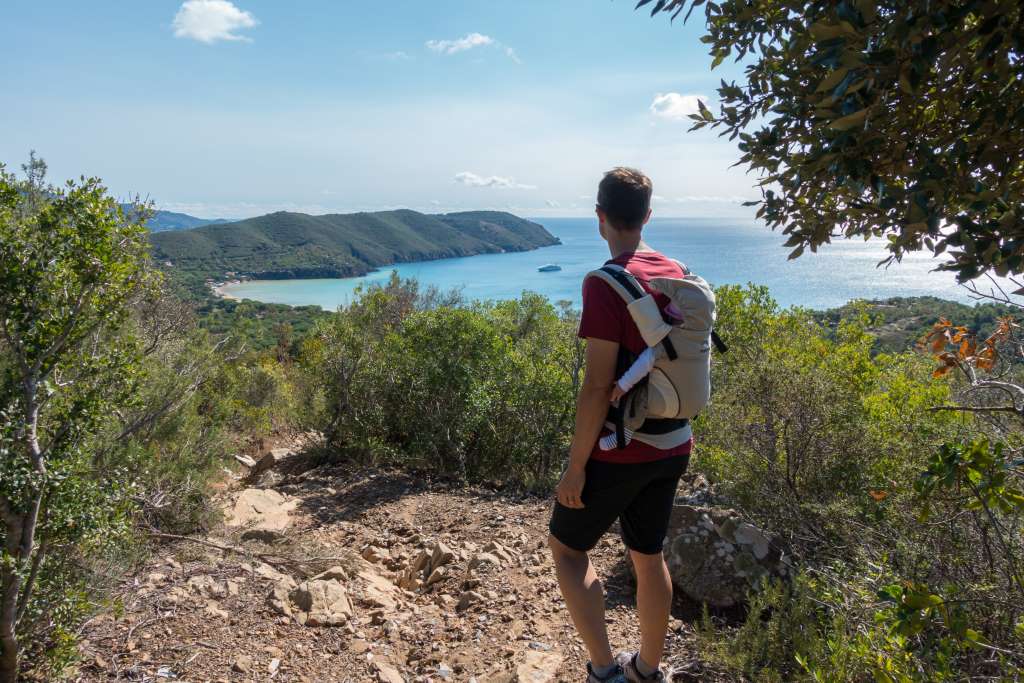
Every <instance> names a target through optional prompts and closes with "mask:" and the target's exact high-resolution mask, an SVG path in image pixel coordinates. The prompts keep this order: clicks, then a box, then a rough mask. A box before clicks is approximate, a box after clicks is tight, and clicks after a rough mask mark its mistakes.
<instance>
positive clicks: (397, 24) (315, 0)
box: [0, 0, 758, 218]
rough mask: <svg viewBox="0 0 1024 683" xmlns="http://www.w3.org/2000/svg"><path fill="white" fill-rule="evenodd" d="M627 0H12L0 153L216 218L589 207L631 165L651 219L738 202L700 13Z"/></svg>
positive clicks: (1, 31) (706, 212)
mask: <svg viewBox="0 0 1024 683" xmlns="http://www.w3.org/2000/svg"><path fill="white" fill-rule="evenodd" d="M634 4H635V3H634V2H632V1H631V0H516V1H515V2H480V1H479V0H432V1H431V2H423V0H391V1H389V2H386V3H385V2H355V1H354V0H299V1H296V2H281V1H280V0H232V1H228V0H186V1H184V2H183V1H182V0H134V1H133V2H104V1H102V0H94V1H92V2H81V1H80V0H74V1H68V0H53V1H48V2H45V3H43V2H39V1H38V0H6V2H5V3H4V11H3V13H2V15H0V45H3V46H4V61H5V68H4V69H3V70H2V73H0V162H3V163H5V164H7V165H8V167H9V168H17V167H18V166H19V165H20V164H21V163H23V162H24V161H25V159H26V158H27V156H28V153H29V150H33V149H34V150H36V151H37V153H38V154H39V155H40V156H42V157H43V158H44V159H45V160H46V161H47V163H48V164H49V167H50V180H51V181H63V180H64V179H67V178H74V177H78V176H80V175H86V176H98V177H100V178H102V179H103V180H104V182H105V183H106V185H107V186H108V187H109V189H110V191H111V192H112V193H113V194H114V195H116V196H118V197H120V198H129V197H131V196H133V195H136V194H138V195H140V196H142V197H143V198H148V199H150V200H152V201H153V202H154V203H155V205H156V206H157V207H158V208H161V209H167V210H172V211H182V212H185V213H189V214H192V215H196V216H200V217H204V218H213V217H224V218H242V217H247V216H253V215H259V214H262V213H267V212H270V211H278V210H290V211H304V212H308V213H315V214H319V213H334V212H349V211H375V210H383V209H392V208H400V207H404V208H411V209H416V210H420V211H426V212H443V211H459V210H469V209H501V210H509V211H513V212H515V213H518V214H520V215H524V216H577V215H587V214H589V213H591V212H592V211H593V204H594V195H595V191H596V185H597V182H598V180H599V179H600V177H601V174H602V173H603V172H604V171H606V170H608V169H609V168H612V167H614V166H619V165H628V166H635V167H638V168H640V169H642V170H644V171H645V172H647V173H648V174H649V175H650V176H651V177H652V178H653V180H654V186H655V190H654V191H655V202H654V210H655V215H656V216H664V217H669V216H674V217H679V216H716V215H723V216H737V215H748V214H749V209H746V208H743V207H741V206H740V203H741V202H742V201H743V200H745V199H753V198H755V197H757V196H758V193H757V191H756V189H755V188H754V184H755V182H756V178H754V177H753V176H751V175H747V174H746V173H745V172H744V171H743V169H741V168H732V169H730V166H731V165H732V164H733V163H735V161H736V159H738V157H739V152H737V150H736V149H735V146H734V143H730V142H728V141H727V140H726V139H724V138H719V137H718V134H717V133H715V132H713V131H698V132H692V133H690V132H687V129H688V128H689V124H690V122H689V120H688V119H686V118H685V116H686V115H687V114H689V113H691V112H692V111H694V109H695V107H696V101H697V99H698V98H699V99H702V100H703V101H704V102H705V103H706V104H708V105H709V106H710V107H711V108H712V109H714V108H715V89H716V86H717V85H718V83H719V79H720V78H725V79H726V80H730V79H732V78H736V77H738V76H739V75H740V74H739V68H738V67H736V66H729V65H723V66H721V67H719V68H718V69H716V70H715V71H714V72H712V71H711V70H710V61H711V60H710V58H709V57H708V56H707V53H706V49H705V47H706V46H704V45H703V44H702V43H700V42H699V36H700V29H701V28H702V22H701V21H699V19H701V17H700V16H699V12H697V13H695V15H694V18H693V19H691V21H690V23H689V24H687V25H685V26H684V25H683V24H682V22H681V21H677V22H676V23H675V24H674V25H672V24H670V23H669V21H668V19H667V18H665V17H659V18H656V19H652V18H651V17H650V16H649V14H648V13H647V12H645V11H639V12H636V11H634V10H633V5H634Z"/></svg>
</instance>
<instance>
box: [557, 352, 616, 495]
mask: <svg viewBox="0 0 1024 683" xmlns="http://www.w3.org/2000/svg"><path fill="white" fill-rule="evenodd" d="M618 354H619V344H618V342H611V341H606V340H604V339H597V338H595V337H588V338H587V365H586V368H587V369H586V373H585V374H584V376H583V386H582V388H580V395H579V396H578V397H577V399H576V429H575V431H574V432H573V437H572V445H571V446H570V447H569V466H568V468H567V469H566V471H565V474H563V475H562V480H561V481H560V482H559V483H558V488H557V489H556V491H555V494H556V496H557V497H558V502H560V503H561V504H562V505H564V506H566V507H570V508H581V507H583V503H582V502H581V500H580V494H581V493H582V492H583V484H584V483H585V482H586V477H585V474H584V468H585V467H586V464H587V460H589V459H590V452H591V451H592V450H593V449H594V444H595V443H597V438H598V437H599V436H600V435H601V428H602V427H603V426H604V421H605V417H606V416H607V415H608V404H609V401H610V399H611V395H612V387H613V385H614V384H615V365H616V360H617V358H618Z"/></svg>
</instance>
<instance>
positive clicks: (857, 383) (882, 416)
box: [303, 279, 1024, 681]
mask: <svg viewBox="0 0 1024 683" xmlns="http://www.w3.org/2000/svg"><path fill="white" fill-rule="evenodd" d="M718 297H719V323H718V329H719V331H720V332H721V334H722V335H723V337H725V338H726V339H727V340H728V341H729V345H730V347H731V350H730V352H729V353H728V354H725V355H719V356H716V358H715V363H714V370H713V372H714V396H713V400H712V403H711V405H710V406H709V408H708V409H707V410H706V411H705V413H704V414H702V415H701V416H700V417H699V418H698V420H697V423H696V426H695V433H696V434H697V451H696V456H695V458H694V461H693V466H694V468H695V469H696V470H698V471H701V472H703V473H705V474H706V475H707V476H709V478H710V479H712V481H713V482H714V483H715V486H716V488H717V490H718V491H719V492H720V493H721V495H722V497H723V498H724V500H726V501H727V502H728V503H729V504H730V505H732V506H733V507H736V508H737V509H739V510H740V511H742V512H743V513H744V514H745V515H746V516H748V518H750V519H751V520H752V521H753V522H754V523H756V524H758V525H759V526H762V527H763V528H767V529H770V530H771V531H772V532H773V533H775V534H778V535H779V536H780V537H781V538H782V539H783V540H784V542H785V544H786V545H787V548H788V551H789V552H790V553H791V554H792V556H793V557H794V558H795V563H796V565H797V566H798V567H799V568H800V570H801V574H800V575H799V576H798V577H797V578H796V579H795V580H794V581H793V582H792V583H791V584H789V585H786V586H781V585H780V586H764V587H763V589H762V590H761V591H760V592H759V593H757V594H756V595H754V596H753V599H752V606H751V609H750V611H749V613H748V614H749V617H748V621H747V622H746V623H745V624H743V625H741V626H739V627H734V626H728V625H727V624H723V623H719V622H717V621H715V620H714V619H709V620H708V621H707V623H706V624H705V629H704V635H705V638H704V641H703V642H704V643H705V646H706V649H707V652H706V654H707V655H708V656H710V657H712V658H714V659H717V660H718V661H720V663H722V665H723V666H726V667H728V668H730V669H731V670H733V671H734V672H735V673H736V675H737V677H741V676H742V677H746V678H749V679H750V680H758V681H789V680H805V679H806V680H821V681H827V680H886V681H908V680H910V681H932V680H959V679H962V678H963V677H964V676H981V677H984V676H995V675H997V672H999V671H1009V670H1012V669H1013V667H1019V666H1020V665H1021V664H1022V663H1024V658H1022V657H1021V656H1020V654H1019V653H1020V651H1021V650H1022V649H1024V647H1022V643H1021V641H1020V639H1019V638H1020V636H1019V635H1017V634H1015V628H1016V624H1017V623H1018V622H1019V621H1020V620H1021V618H1022V611H1024V600H1021V599H1018V598H1013V597H1011V596H1013V595H1015V592H1016V590H1015V587H1014V578H1013V577H1014V571H1015V570H1014V563H1015V562H1016V559H1015V558H1020V557H1021V556H1022V555H1024V553H1022V552H1021V551H1022V548H1021V547H1020V538H1021V537H1020V529H1021V515H1020V513H1019V511H1014V510H1009V511H998V510H997V511H995V515H996V516H995V518H990V517H989V516H988V515H987V514H985V513H984V511H981V510H971V509H964V507H963V501H962V497H958V496H952V497H950V499H949V500H944V499H942V500H940V499H938V498H936V499H933V500H930V501H928V505H929V507H930V508H931V511H932V512H931V516H930V517H929V518H928V519H927V520H924V519H923V509H924V507H925V501H924V499H923V498H922V494H921V487H920V485H919V484H918V482H919V481H921V480H922V478H923V477H926V474H925V473H926V472H928V471H929V470H930V469H933V468H934V466H935V465H934V462H935V460H936V458H937V457H938V454H940V453H942V452H943V449H944V448H945V449H948V448H950V446H949V444H960V443H969V442H971V441H974V440H978V439H984V438H993V439H996V438H1001V439H1003V440H1005V439H1006V438H1008V435H1007V434H1005V433H1002V434H996V433H994V432H993V431H992V430H991V429H990V428H989V426H988V424H987V423H985V422H983V421H981V420H978V419H976V418H975V417H973V416H972V415H968V414H964V413H959V412H954V411H933V410H930V409H931V408H933V407H935V406H939V405H945V404H947V403H949V402H951V401H954V400H956V398H957V396H958V393H959V392H960V391H961V390H962V387H961V386H960V385H959V384H958V382H957V381H955V380H951V379H950V378H949V377H938V378H936V377H934V376H933V371H934V362H933V361H932V360H931V359H930V358H929V357H928V356H927V355H926V354H922V353H919V352H914V351H905V352H901V353H892V354H886V353H881V354H879V353H876V352H875V350H874V343H875V340H874V338H873V337H872V336H871V335H870V334H869V333H868V332H867V329H868V328H869V327H871V326H872V325H874V324H876V323H877V321H874V320H872V319H871V317H870V316H869V315H868V314H867V309H866V308H863V309H861V310H859V311H858V310H857V309H851V310H849V311H847V316H846V317H845V318H844V319H842V321H841V322H839V323H838V324H831V325H830V324H827V323H823V322H818V321H817V320H816V319H815V316H814V314H813V313H811V312H809V311H803V310H800V309H790V310H783V309H780V308H779V307H778V306H777V305H776V304H775V302H774V301H772V299H771V297H770V296H769V294H768V292H767V290H766V289H765V288H761V287H754V286H751V287H747V288H737V287H722V288H719V289H718ZM575 331H576V320H575V318H574V316H573V315H572V314H571V312H569V311H567V310H560V309H558V308H556V307H555V306H553V305H552V304H550V303H549V302H547V301H545V300H543V299H540V298H538V297H534V296H532V295H524V297H523V298H522V299H520V300H518V301H511V302H502V303H492V304H474V305H465V304H463V303H462V302H460V301H458V299H457V298H449V300H447V301H446V300H444V297H439V296H438V294H437V293H436V292H426V293H424V292H421V291H420V289H419V288H418V286H417V285H416V283H415V282H407V281H400V280H398V279H392V281H391V282H390V283H389V284H388V285H386V286H383V287H374V288H370V289H368V290H366V291H365V292H364V293H363V295H362V296H361V297H360V298H358V299H357V301H356V302H355V303H353V304H352V305H351V306H349V307H347V308H344V309H342V310H340V311H339V312H338V313H336V314H334V315H333V316H332V317H331V319H329V320H327V321H325V322H323V323H321V324H320V326H319V327H318V328H317V331H316V332H315V333H314V334H313V336H312V337H310V338H309V339H308V340H307V341H306V343H305V346H304V349H303V364H304V366H305V367H306V368H307V369H308V371H309V372H310V374H311V379H310V381H311V382H313V383H317V382H319V387H320V388H319V392H318V399H317V400H318V401H319V410H320V411H321V413H320V414H321V418H320V419H321V425H322V429H323V431H324V433H325V434H326V436H327V440H328V444H329V451H330V453H332V454H333V457H336V458H343V459H353V460H355V461H358V462H362V463H373V464H382V465H388V466H397V467H401V468H409V469H414V470H419V471H425V472H432V473H434V474H437V475H443V476H448V477H455V478H458V479H463V480H467V481H478V482H479V481H493V480H499V481H502V482H505V483H507V484H512V485H518V486H524V487H531V488H535V489H537V490H539V491H546V490H548V487H549V486H550V485H551V484H552V482H553V481H554V479H555V478H556V477H557V475H558V474H559V471H560V468H561V466H562V464H563V454H564V452H565V448H566V445H567V440H568V438H569V436H570V430H571V427H572V408H571V406H572V401H573V398H574V394H575V387H576V383H577V382H578V380H579V372H580V370H581V368H580V362H581V360H580V351H581V349H580V342H578V341H577V340H576V338H575ZM997 526H998V527H999V528H1005V529H1009V530H1011V531H1012V530H1014V529H1016V530H1017V531H1016V535H1014V534H1013V533H1011V534H1008V536H1010V537H1012V541H1011V543H1013V544H1016V545H1015V546H1014V547H1012V548H1010V552H1009V553H1000V552H994V551H993V544H994V543H995V541H994V540H993V539H994V532H995V530H996V528H997ZM939 595H941V597H938V596H939ZM916 605H920V608H917V607H915V606H916Z"/></svg>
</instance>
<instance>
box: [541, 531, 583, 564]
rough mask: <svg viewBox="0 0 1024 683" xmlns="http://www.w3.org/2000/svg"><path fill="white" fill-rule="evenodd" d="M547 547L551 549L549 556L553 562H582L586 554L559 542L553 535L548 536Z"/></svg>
mask: <svg viewBox="0 0 1024 683" xmlns="http://www.w3.org/2000/svg"><path fill="white" fill-rule="evenodd" d="M548 547H549V548H551V555H552V556H553V557H554V558H555V560H556V561H557V560H570V561H572V560H576V561H579V560H583V559H586V557H587V554H586V553H585V552H583V551H581V550H576V549H575V548H570V547H569V546H567V545H566V544H564V543H562V542H561V541H559V540H558V539H557V538H555V536H554V535H553V534H548Z"/></svg>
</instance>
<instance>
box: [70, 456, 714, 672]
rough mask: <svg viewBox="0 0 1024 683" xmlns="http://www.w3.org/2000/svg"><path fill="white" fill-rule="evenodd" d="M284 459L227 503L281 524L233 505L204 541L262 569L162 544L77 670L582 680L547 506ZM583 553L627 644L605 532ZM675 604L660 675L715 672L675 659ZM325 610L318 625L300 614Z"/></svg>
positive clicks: (619, 565) (679, 608)
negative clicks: (590, 556) (237, 510)
mask: <svg viewBox="0 0 1024 683" xmlns="http://www.w3.org/2000/svg"><path fill="white" fill-rule="evenodd" d="M290 469H291V470H292V473H291V474H287V475H285V476H284V477H283V479H281V478H280V477H277V478H278V479H279V481H277V482H276V483H275V484H273V485H272V486H267V485H266V482H263V483H264V487H265V488H264V489H260V491H262V492H260V493H254V492H253V491H254V489H248V490H247V491H245V492H241V491H234V492H232V493H231V499H230V500H228V501H226V504H227V505H229V506H230V505H231V504H232V503H234V502H235V501H236V500H238V499H239V496H240V495H242V496H243V497H242V499H241V500H242V501H243V503H246V502H247V501H249V500H250V498H249V497H250V496H256V497H257V498H258V499H259V500H260V501H263V498H264V497H266V496H269V497H270V499H271V500H270V502H269V503H264V502H261V503H259V504H258V505H257V507H259V505H263V506H264V507H265V508H266V507H267V506H269V507H270V508H274V506H277V508H278V512H280V509H281V508H283V509H284V514H285V515H286V517H285V518H284V519H283V521H282V519H281V518H280V517H275V516H274V510H266V509H265V510H264V511H262V512H260V511H254V509H253V506H252V505H247V504H243V503H239V505H240V506H241V507H242V508H244V509H243V510H242V513H243V514H242V517H246V519H245V520H243V521H244V522H245V526H241V527H235V528H232V527H225V528H224V529H223V530H222V532H221V533H220V534H217V535H214V536H211V537H210V538H209V540H210V541H211V542H214V543H217V544H221V545H230V546H237V547H244V549H245V550H246V551H247V552H248V553H252V554H265V559H268V560H270V563H268V562H264V561H262V560H260V559H259V558H257V557H254V556H253V555H249V556H243V555H238V554H236V553H224V552H221V551H218V550H214V549H212V548H209V547H205V546H202V545H198V544H195V543H176V544H172V545H170V546H167V547H165V548H164V552H163V553H161V554H160V559H158V560H156V561H154V562H153V563H151V565H150V566H148V567H147V568H146V569H145V570H144V571H142V572H140V574H139V575H138V576H135V577H132V579H131V580H130V581H129V582H128V583H126V585H125V586H124V587H123V591H122V594H123V598H122V599H123V609H122V610H118V611H115V613H111V614H107V615H102V616H101V617H98V618H96V619H94V620H93V621H91V622H90V623H89V624H88V625H87V627H86V628H85V631H84V642H83V643H82V646H81V650H82V653H83V657H84V660H85V665H84V666H83V667H82V669H81V675H80V677H79V679H78V680H81V681H101V680H102V681H110V680H133V681H147V680H148V681H157V680H188V681H254V680H261V681H265V680H270V679H273V680H278V681H378V680H379V681H386V682H387V683H399V682H401V681H473V680H475V681H479V682H481V683H482V682H484V681H496V682H500V681H524V682H525V681H530V682H536V683H540V682H543V681H556V680H557V681H580V680H583V678H584V676H583V675H582V674H581V672H582V671H583V667H584V664H585V662H586V655H585V652H584V651H583V649H582V646H581V645H580V643H579V640H578V639H577V637H576V636H575V633H574V631H573V629H572V626H571V624H570V622H569V619H568V615H567V614H566V612H565V610H564V604H563V602H562V600H561V597H560V595H559V592H558V587H557V583H556V580H555V576H554V572H553V569H552V564H551V560H550V557H549V555H548V553H547V552H546V548H545V539H546V535H547V531H546V524H547V517H548V512H549V503H548V502H547V501H544V500H541V499H538V498H530V497H519V496H512V495H508V494H504V493H500V492H492V491H487V490H482V489H477V490H466V489H465V488H455V487H453V486H451V485H448V484H444V483H432V482H430V481H426V480H424V479H422V478H416V477H412V476H409V475H403V474H394V473H381V472H377V471H368V470H353V469H351V468H345V467H333V468H326V467H325V468H319V469H315V470H309V471H305V472H303V471H301V470H302V468H301V467H299V466H293V467H291V468H290ZM265 476H266V475H265ZM268 490H269V491H270V493H265V491H268ZM254 500H255V499H254ZM229 517H230V515H229ZM236 521H237V520H236ZM254 527H267V528H265V529H263V530H254ZM275 527H284V528H283V529H281V530H279V531H275V530H268V529H273V528H275ZM271 555H273V556H281V557H291V558H309V557H317V558H324V557H327V558H329V559H317V560H314V561H310V562H305V563H302V564H293V563H284V562H281V561H277V560H275V559H274V557H272V556H271ZM594 560H595V563H596V564H597V566H598V569H599V571H600V573H601V575H602V576H603V577H606V581H605V589H606V592H607V596H608V628H609V631H610V634H611V638H612V643H613V646H614V647H616V648H620V649H625V648H627V647H635V646H636V644H637V642H638V631H637V628H636V624H635V618H634V615H633V605H634V600H633V586H632V583H631V580H630V578H629V574H628V571H627V568H626V565H625V562H624V561H623V552H622V546H621V542H620V541H619V540H618V538H617V537H616V536H613V535H611V534H609V535H608V536H606V538H605V539H604V540H603V541H602V542H601V544H600V545H599V547H598V548H597V549H596V551H595V552H594ZM332 567H334V568H336V569H332V570H331V571H330V572H328V573H327V574H326V575H325V576H324V577H319V578H317V580H315V581H312V582H311V583H310V584H306V583H303V582H304V581H306V580H307V579H310V578H311V577H314V578H316V577H315V575H317V574H320V573H321V572H323V571H324V570H327V569H331V568H332ZM438 567H439V568H438ZM428 581H429V582H430V583H429V585H424V584H426V583H427V582H428ZM298 584H301V585H300V586H299V588H298V589H296V588H295V586H296V585H298ZM311 584H316V586H312V585H311ZM317 586H319V588H317ZM306 588H310V590H308V591H307V593H310V594H313V593H315V594H316V595H317V596H319V598H318V599H322V600H321V601H322V602H323V604H324V605H327V607H324V608H323V610H321V613H316V614H314V612H316V610H317V609H319V608H318V607H316V606H314V607H313V608H312V611H310V612H309V613H307V612H303V611H301V609H305V607H308V605H307V606H303V607H302V608H300V606H299V605H298V604H297V603H294V602H293V603H289V598H288V595H289V591H291V595H292V596H293V597H292V599H297V600H298V601H299V602H302V600H303V599H304V598H301V597H300V598H295V596H296V595H297V594H296V593H295V591H296V590H297V591H299V593H302V594H303V595H306V593H303V591H304V590H305V589H306ZM275 589H277V591H276V597H277V600H276V601H275V599H274V594H275ZM314 589H315V590H314ZM317 591H319V593H318V592H317ZM324 591H327V592H326V596H327V597H326V598H324V595H325V593H324ZM307 597H308V596H307ZM324 600H325V602H324ZM282 603H284V606H283V607H282ZM674 612H675V614H676V616H677V617H681V618H674V619H673V623H672V627H673V630H672V633H671V635H670V640H669V644H668V651H669V660H670V662H671V663H672V664H674V665H675V666H676V667H677V669H683V670H684V671H686V672H687V673H686V674H685V675H684V676H681V677H679V678H677V680H707V681H713V680H719V679H718V678H717V677H716V676H714V675H712V674H711V673H710V672H709V671H707V670H706V669H704V668H702V664H701V662H699V661H697V660H696V659H694V657H693V655H692V653H693V650H694V648H693V630H692V629H693V625H692V623H690V621H691V620H692V619H693V617H694V610H693V608H692V606H690V605H685V604H683V603H681V602H680V603H678V604H677V605H675V610H674ZM324 614H326V616H324ZM303 619H306V620H307V621H308V623H307V625H301V624H300V623H299V622H300V621H302V620H303ZM324 620H326V621H332V620H333V625H331V626H319V627H317V626H311V625H309V624H310V623H313V622H318V621H324Z"/></svg>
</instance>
